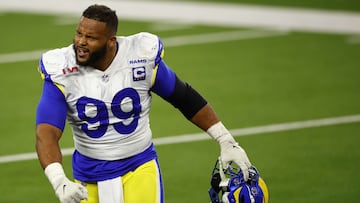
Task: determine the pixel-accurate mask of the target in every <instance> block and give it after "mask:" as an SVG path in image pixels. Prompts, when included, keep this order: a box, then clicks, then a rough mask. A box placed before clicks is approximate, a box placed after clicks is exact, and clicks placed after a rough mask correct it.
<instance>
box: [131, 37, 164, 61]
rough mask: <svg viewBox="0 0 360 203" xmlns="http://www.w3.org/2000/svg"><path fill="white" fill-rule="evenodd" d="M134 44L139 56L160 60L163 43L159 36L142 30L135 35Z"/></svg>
mask: <svg viewBox="0 0 360 203" xmlns="http://www.w3.org/2000/svg"><path fill="white" fill-rule="evenodd" d="M134 40H135V41H134V46H135V47H136V52H137V55H138V56H139V57H142V58H147V59H149V60H155V61H157V60H159V59H160V58H161V57H162V51H163V45H162V43H161V41H160V39H159V37H158V36H156V35H154V34H151V33H147V32H140V33H138V34H136V35H134Z"/></svg>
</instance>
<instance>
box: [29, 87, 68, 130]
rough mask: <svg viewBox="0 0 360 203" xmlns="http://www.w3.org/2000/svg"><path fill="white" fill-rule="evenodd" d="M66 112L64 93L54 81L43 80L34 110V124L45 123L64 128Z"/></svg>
mask: <svg viewBox="0 0 360 203" xmlns="http://www.w3.org/2000/svg"><path fill="white" fill-rule="evenodd" d="M66 112H67V104H66V101H65V96H64V94H63V93H62V92H61V91H60V89H59V88H58V87H57V86H56V85H55V84H54V83H52V82H50V81H48V80H44V86H43V92H42V95H41V97H40V101H39V104H38V106H37V111H36V124H37V125H38V124H40V123H47V124H50V125H53V126H55V127H57V128H59V129H61V130H64V128H65V122H66Z"/></svg>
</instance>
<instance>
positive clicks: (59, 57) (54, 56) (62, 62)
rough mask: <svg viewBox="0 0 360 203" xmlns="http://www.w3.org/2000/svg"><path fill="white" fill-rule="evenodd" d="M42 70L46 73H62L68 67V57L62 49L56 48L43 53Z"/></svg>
mask: <svg viewBox="0 0 360 203" xmlns="http://www.w3.org/2000/svg"><path fill="white" fill-rule="evenodd" d="M41 63H42V64H40V71H41V72H42V73H43V74H46V75H53V74H57V73H61V71H62V69H63V68H65V67H66V64H67V62H66V57H65V53H64V52H63V50H62V49H54V50H50V51H48V52H45V53H44V54H43V55H42V58H41Z"/></svg>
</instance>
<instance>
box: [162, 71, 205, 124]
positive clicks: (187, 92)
mask: <svg viewBox="0 0 360 203" xmlns="http://www.w3.org/2000/svg"><path fill="white" fill-rule="evenodd" d="M164 99H165V100H166V101H168V102H169V103H171V104H172V105H173V106H174V107H175V108H177V109H179V110H180V112H181V113H182V114H183V115H184V116H185V117H186V118H187V119H188V120H190V119H191V118H192V117H193V116H194V115H195V114H196V113H197V112H198V111H199V110H200V109H201V108H202V107H204V106H205V105H206V104H207V101H206V100H205V99H204V98H203V97H202V96H201V95H200V94H199V93H198V92H197V91H196V90H195V89H193V88H192V87H191V86H190V85H189V84H188V83H186V82H183V81H181V80H180V79H179V78H178V77H176V82H175V88H174V91H173V93H172V94H171V95H170V96H169V97H166V98H164Z"/></svg>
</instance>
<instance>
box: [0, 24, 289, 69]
mask: <svg viewBox="0 0 360 203" xmlns="http://www.w3.org/2000/svg"><path fill="white" fill-rule="evenodd" d="M286 34H287V32H285V31H277V30H241V31H228V32H215V33H205V34H196V35H184V36H175V37H168V38H163V39H162V41H163V43H164V46H165V49H166V47H178V46H186V45H192V44H204V43H207V44H208V43H216V42H226V41H234V40H245V39H255V38H263V37H274V36H281V35H286ZM43 52H45V50H35V51H28V52H17V53H9V54H0V64H3V63H17V62H23V61H30V60H38V59H39V58H40V56H41V54H42V53H43Z"/></svg>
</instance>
